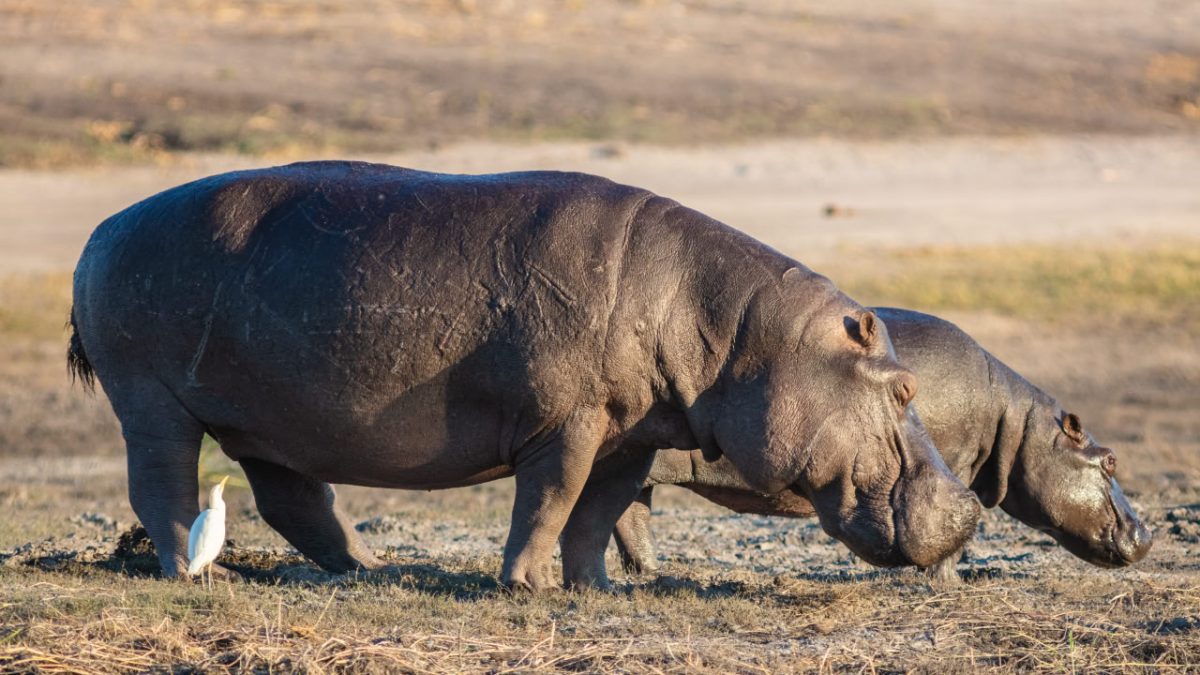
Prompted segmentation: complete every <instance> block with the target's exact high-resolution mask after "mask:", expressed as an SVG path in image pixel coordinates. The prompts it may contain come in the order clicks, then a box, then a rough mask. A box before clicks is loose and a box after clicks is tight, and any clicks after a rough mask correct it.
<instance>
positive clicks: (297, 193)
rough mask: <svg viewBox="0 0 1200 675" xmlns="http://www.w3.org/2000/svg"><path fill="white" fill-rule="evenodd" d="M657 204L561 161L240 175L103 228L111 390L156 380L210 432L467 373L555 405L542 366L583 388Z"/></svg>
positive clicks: (98, 286) (87, 266) (84, 275)
mask: <svg viewBox="0 0 1200 675" xmlns="http://www.w3.org/2000/svg"><path fill="white" fill-rule="evenodd" d="M649 197H650V195H649V193H646V192H645V191H641V190H637V189H635V188H630V187H626V186H622V185H618V184H616V183H612V182H610V181H608V180H605V179H602V178H598V177H594V176H587V175H582V174H568V173H557V172H534V173H523V174H498V175H486V176H454V175H444V174H432V173H424V172H419V171H412V170H408V169H402V168H397V167H391V166H385V165H377V164H363V163H352V162H316V163H302V164H293V165H289V166H284V167H278V168H271V169H263V170H255V171H244V172H235V173H229V174H223V175H219V176H214V177H211V178H207V179H203V180H200V181H197V182H194V183H189V184H187V185H183V186H180V187H177V188H174V189H171V190H168V191H166V192H163V193H161V194H158V195H156V196H154V197H151V198H149V199H147V200H145V201H143V202H141V203H139V204H136V205H134V206H132V207H130V208H129V209H126V210H125V211H123V212H121V213H119V214H117V215H115V216H113V217H112V218H110V219H108V220H107V221H105V222H104V223H103V224H101V225H100V226H99V227H98V228H97V230H96V232H95V233H94V234H93V236H92V239H91V240H90V241H89V243H88V246H87V248H86V249H85V250H84V253H83V256H82V258H81V260H80V262H79V266H78V268H77V270H76V279H75V308H74V310H73V316H74V320H75V323H76V326H77V330H78V332H79V335H80V337H81V339H82V341H83V345H84V347H85V348H86V352H87V355H88V357H89V359H90V360H91V361H92V365H93V366H94V367H95V369H96V371H97V374H98V375H99V377H100V380H101V382H102V383H103V384H104V386H105V388H106V390H108V391H109V393H110V396H112V395H113V393H114V392H113V389H114V388H115V389H120V388H121V386H122V383H123V382H127V381H133V380H135V379H137V378H139V377H153V378H155V379H157V380H158V381H161V382H163V383H164V384H165V385H166V386H167V387H168V388H169V389H170V390H171V391H172V393H174V394H175V396H176V397H178V398H179V399H180V400H181V401H182V402H184V403H185V405H186V406H187V407H188V408H189V410H191V411H193V413H194V414H195V415H196V416H197V417H198V418H201V421H203V422H204V423H205V424H207V425H209V426H210V427H213V428H222V427H228V428H238V429H244V428H251V427H256V426H257V427H261V426H263V425H264V422H263V418H264V416H268V417H269V416H272V415H277V416H278V415H280V414H281V413H280V412H279V411H281V410H287V411H290V414H291V415H293V416H295V415H296V414H301V415H303V414H321V415H324V416H325V417H326V419H327V420H328V424H329V425H331V426H334V427H339V428H340V430H339V433H343V434H344V433H350V429H351V428H352V427H355V426H358V425H361V424H362V423H363V421H364V420H373V419H378V418H379V416H380V415H384V414H390V415H392V416H393V417H395V416H400V417H402V416H403V415H404V414H405V413H407V412H413V413H414V414H416V411H417V409H426V408H429V407H430V406H431V405H442V406H445V405H446V404H447V401H445V400H444V399H445V398H446V397H447V396H448V395H449V394H448V391H449V390H450V389H453V385H452V384H451V383H448V382H447V381H446V378H447V377H450V376H451V375H452V374H457V375H459V376H462V377H468V379H472V378H473V380H474V385H473V387H472V389H473V390H474V391H475V392H476V393H475V394H474V395H476V396H480V397H486V396H488V395H489V388H494V389H497V390H499V389H504V388H508V390H509V391H508V395H509V396H512V397H515V398H517V399H519V398H520V397H521V396H522V395H527V396H529V397H532V399H533V400H531V404H532V405H535V406H541V407H543V408H545V407H547V406H549V407H553V406H554V405H556V403H555V401H551V400H544V399H547V398H548V397H549V398H553V397H552V396H549V395H548V394H546V392H541V391H535V389H536V388H537V382H538V381H540V380H545V379H546V378H548V377H551V376H552V374H550V373H547V372H540V371H538V369H554V368H564V367H571V368H574V369H575V370H577V371H579V372H580V373H581V376H580V378H579V379H580V381H581V382H582V384H581V386H582V385H585V384H586V380H587V377H586V376H587V369H588V365H589V363H588V359H587V358H586V356H585V355H586V354H588V353H591V354H593V355H594V354H598V353H601V351H602V346H603V340H604V336H605V331H606V322H607V320H608V317H609V314H610V313H611V312H612V311H613V303H614V301H615V296H616V287H617V283H616V282H617V275H618V274H619V272H620V267H621V262H622V260H623V256H624V254H625V243H626V238H627V234H628V227H629V224H630V219H631V218H632V216H633V214H634V213H635V212H636V211H637V208H638V206H640V205H641V204H642V203H644V202H645V201H646V200H647V199H648V198H649ZM462 368H466V369H467V370H469V371H471V372H472V373H473V374H472V375H470V376H468V375H467V374H466V373H463V372H459V371H455V369H462ZM450 371H454V373H451V372H450ZM517 381H520V382H523V383H524V385H525V386H526V389H525V390H522V389H521V388H520V387H515V385H514V382H517ZM530 383H532V384H530ZM116 393H117V395H118V396H120V393H121V392H119V391H118V392H116ZM570 393H571V392H556V393H555V396H558V395H559V394H564V396H562V398H563V399H564V400H563V401H561V402H559V403H557V405H564V406H565V405H568V402H567V401H566V400H565V399H566V398H569V394H570ZM455 395H457V394H455ZM406 397H407V399H411V400H413V401H416V402H413V403H412V406H411V407H412V410H408V409H407V408H405V406H406V405H408V403H405V402H404V401H402V399H405V398H406ZM438 397H442V398H443V400H442V401H441V402H438V401H436V399H437V398H438ZM539 397H541V398H539ZM264 401H267V403H264ZM116 404H117V401H114V405H116ZM397 406H399V409H397Z"/></svg>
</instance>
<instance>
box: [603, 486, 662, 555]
mask: <svg viewBox="0 0 1200 675" xmlns="http://www.w3.org/2000/svg"><path fill="white" fill-rule="evenodd" d="M653 497H654V486H653V485H650V486H647V487H645V488H643V489H642V491H641V493H639V494H638V496H637V499H635V500H633V503H632V504H630V505H629V508H628V509H625V513H623V514H621V518H620V520H618V521H617V527H616V529H615V530H613V539H615V540H616V542H617V552H618V553H620V554H621V566H622V567H623V568H624V569H625V572H626V573H628V574H644V573H646V572H654V571H656V570H658V559H657V558H656V556H655V555H654V538H653V537H652V536H651V534H650V504H651V501H652V499H653Z"/></svg>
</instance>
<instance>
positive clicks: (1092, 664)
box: [0, 559, 1200, 673]
mask: <svg viewBox="0 0 1200 675" xmlns="http://www.w3.org/2000/svg"><path fill="white" fill-rule="evenodd" d="M479 562H482V565H479V564H477V563H479ZM398 563H399V564H398V565H397V566H396V567H394V568H392V569H391V570H389V571H388V572H386V573H382V574H379V575H376V576H373V577H371V578H366V579H351V578H334V579H332V580H326V581H318V582H312V581H299V582H297V581H280V580H276V583H263V582H257V583H250V584H236V585H232V586H226V585H220V586H218V588H217V589H216V591H215V592H213V593H209V592H207V591H205V590H203V589H202V588H200V587H199V586H196V585H192V584H182V583H176V582H167V581H158V580H150V579H141V578H129V577H125V576H122V575H119V574H114V573H110V572H105V571H100V570H97V569H95V568H88V567H84V566H80V567H77V568H75V569H74V570H72V571H69V572H66V573H56V574H46V573H45V572H34V571H30V570H28V569H16V570H14V569H12V568H11V567H10V568H8V569H5V570H4V571H3V572H0V589H3V591H4V597H5V602H4V603H2V604H0V624H3V626H4V628H3V629H2V632H0V670H5V671H21V670H39V671H41V672H113V673H118V672H122V673H123V672H142V671H145V670H148V669H151V668H154V667H166V668H169V669H173V670H202V671H206V672H211V671H217V672H244V671H274V670H289V671H295V670H304V671H309V672H330V671H336V672H378V671H396V670H401V671H405V672H431V673H433V672H461V671H464V670H469V671H488V672H510V671H580V670H584V671H589V672H593V671H596V672H682V671H699V672H796V671H809V672H811V671H830V672H832V671H847V672H849V671H853V672H861V671H868V672H869V671H892V670H897V669H912V670H917V671H929V672H967V671H978V670H995V671H1003V672H1010V671H1020V672H1094V671H1097V670H1105V671H1116V670H1131V669H1132V670H1136V669H1144V668H1148V669H1154V670H1157V671H1170V670H1173V669H1179V670H1184V669H1187V668H1188V667H1191V666H1194V665H1195V664H1196V663H1197V659H1200V633H1198V632H1197V630H1198V628H1197V626H1198V622H1197V619H1196V617H1195V616H1194V613H1195V612H1196V610H1197V608H1198V607H1200V589H1198V588H1197V586H1196V585H1195V584H1194V583H1191V582H1185V583H1184V584H1182V585H1180V584H1179V583H1178V579H1174V580H1172V581H1171V582H1167V583H1164V582H1161V581H1152V580H1151V579H1150V578H1148V577H1145V576H1142V577H1139V578H1135V579H1130V578H1104V577H1086V578H1079V577H1076V578H1060V577H1057V576H1051V577H1050V578H1047V579H1040V580H1032V579H1019V578H1004V579H999V580H983V581H975V582H972V583H969V584H967V585H964V586H962V587H959V588H950V589H931V588H929V587H928V586H927V585H925V584H924V582H922V581H920V580H918V579H915V578H912V577H909V576H904V575H902V576H899V577H892V576H882V577H877V578H875V579H872V580H868V581H858V582H844V583H836V582H828V581H806V580H798V579H789V578H783V577H774V578H772V577H767V576H763V575H756V574H752V573H741V574H737V575H732V576H726V577H719V576H718V577H705V576H704V571H703V570H695V571H690V573H695V574H696V576H690V575H689V576H686V577H678V576H665V577H660V578H659V579H657V580H653V581H649V582H647V583H644V584H639V585H635V586H631V587H627V588H626V590H625V591H623V592H620V593H617V594H613V595H607V594H599V593H591V592H589V593H579V594H575V593H555V594H548V595H543V596H537V597H528V596H512V595H509V594H508V593H506V592H504V591H503V590H500V589H498V588H497V587H496V586H495V582H494V580H493V579H492V578H491V577H490V576H489V572H488V570H494V569H496V567H495V565H497V564H498V561H496V560H492V559H487V560H484V561H472V562H465V563H464V562H462V561H449V562H448V563H446V562H445V561H439V564H442V565H444V566H433V565H427V564H420V565H414V564H411V563H410V562H408V561H398ZM1048 597H1049V598H1051V600H1050V601H1048V600H1047V598H1048Z"/></svg>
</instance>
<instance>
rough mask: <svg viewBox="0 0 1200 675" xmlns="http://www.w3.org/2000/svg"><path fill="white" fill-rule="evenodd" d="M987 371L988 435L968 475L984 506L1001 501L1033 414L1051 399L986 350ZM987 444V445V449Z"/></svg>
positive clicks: (1026, 439)
mask: <svg viewBox="0 0 1200 675" xmlns="http://www.w3.org/2000/svg"><path fill="white" fill-rule="evenodd" d="M984 356H985V358H986V359H987V364H988V375H989V378H990V381H991V392H992V397H993V401H994V402H995V403H994V407H993V411H994V416H995V422H994V425H989V426H988V427H987V428H990V429H993V430H994V431H993V434H992V437H991V439H990V440H989V439H986V438H985V439H983V442H982V444H981V448H980V457H979V460H978V461H976V463H975V465H974V469H973V473H972V476H971V481H970V482H971V485H972V487H973V488H975V491H976V492H977V493H978V494H979V497H980V501H981V502H982V503H983V505H984V506H985V507H987V508H994V507H996V506H997V505H999V504H1001V503H1002V502H1003V501H1004V497H1005V495H1006V494H1007V492H1008V483H1009V480H1010V478H1011V476H1012V471H1013V466H1014V465H1015V464H1016V463H1017V461H1018V459H1019V458H1020V457H1022V456H1023V455H1024V454H1025V453H1026V452H1027V451H1028V449H1029V447H1030V445H1031V441H1032V439H1031V432H1032V417H1033V415H1034V412H1035V411H1036V410H1037V409H1038V408H1039V407H1040V406H1044V405H1048V404H1053V399H1052V398H1051V397H1050V396H1049V395H1048V394H1046V393H1045V392H1044V391H1042V390H1041V389H1038V388H1037V387H1035V386H1034V385H1033V384H1031V383H1030V382H1029V381H1028V380H1026V379H1025V378H1023V377H1021V376H1020V375H1018V374H1017V373H1016V372H1014V371H1013V370H1012V369H1011V368H1009V367H1008V366H1006V365H1004V364H1003V363H1002V362H1000V360H999V359H997V358H996V357H994V356H992V355H991V354H990V353H988V352H984ZM989 448H990V449H989Z"/></svg>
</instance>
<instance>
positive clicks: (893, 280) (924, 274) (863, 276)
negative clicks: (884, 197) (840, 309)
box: [821, 242, 1200, 326]
mask: <svg viewBox="0 0 1200 675" xmlns="http://www.w3.org/2000/svg"><path fill="white" fill-rule="evenodd" d="M862 258H863V256H859V255H854V254H852V253H851V252H847V253H846V255H845V259H846V260H861V259H862ZM821 271H822V272H825V273H827V274H828V275H829V276H830V277H831V278H833V279H834V280H835V281H836V282H837V283H838V286H839V287H840V288H842V289H843V290H845V291H846V292H847V293H848V294H849V295H850V296H851V297H853V298H855V299H856V300H859V301H860V302H863V303H865V304H868V305H876V306H878V305H894V306H899V307H906V308H910V309H916V310H922V311H930V312H938V311H946V310H954V311H988V312H995V313H998V314H1003V315H1008V316H1014V317H1022V318H1033V319H1038V320H1064V321H1075V320H1097V321H1109V320H1115V321H1148V322H1153V323H1168V322H1179V323H1182V324H1184V325H1189V326H1195V325H1197V322H1198V321H1200V245H1197V244H1195V243H1192V242H1181V243H1179V244H1178V245H1174V246H1155V247H1150V248H1128V249H1114V248H1103V249H1101V248H1097V249H1079V248H1066V247H1050V246H1044V247H1041V246H989V247H943V246H938V247H923V248H914V249H904V250H899V251H894V252H891V253H885V254H882V255H873V256H871V265H870V266H869V267H861V266H850V265H848V264H836V263H835V264H833V265H831V266H828V267H827V268H825V269H823V270H821Z"/></svg>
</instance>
